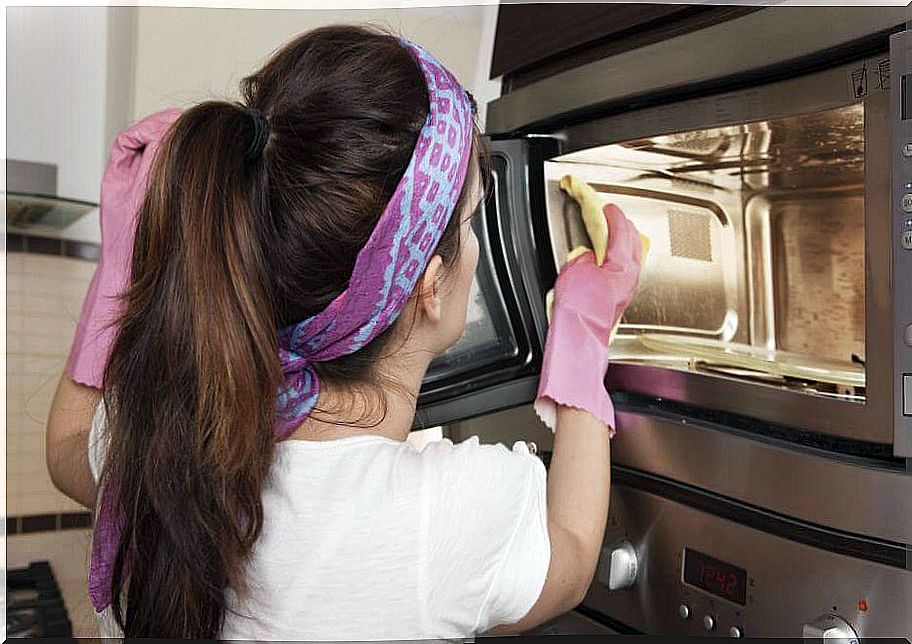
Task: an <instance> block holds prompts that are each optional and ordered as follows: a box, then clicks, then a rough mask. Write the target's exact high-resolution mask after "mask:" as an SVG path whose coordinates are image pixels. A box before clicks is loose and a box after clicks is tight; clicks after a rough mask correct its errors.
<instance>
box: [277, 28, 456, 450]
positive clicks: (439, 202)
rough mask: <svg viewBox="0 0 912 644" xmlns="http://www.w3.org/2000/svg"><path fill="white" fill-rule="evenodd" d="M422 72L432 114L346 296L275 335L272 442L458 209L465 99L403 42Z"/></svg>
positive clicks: (414, 274) (377, 318) (387, 310)
mask: <svg viewBox="0 0 912 644" xmlns="http://www.w3.org/2000/svg"><path fill="white" fill-rule="evenodd" d="M402 44H403V45H404V46H405V47H407V48H408V49H409V51H410V52H411V54H412V56H413V57H414V58H415V60H416V61H417V62H418V64H419V65H420V66H421V70H422V72H423V73H424V78H425V80H426V82H427V88H428V95H429V96H430V111H429V113H428V117H427V120H426V121H425V124H424V127H422V129H421V134H420V135H419V137H418V142H417V143H416V145H415V152H414V153H413V155H412V159H411V162H410V163H409V165H408V168H407V169H406V171H405V174H404V175H403V176H402V180H401V181H399V185H398V186H397V187H396V192H395V193H394V194H393V198H392V199H391V200H390V202H389V204H388V205H387V206H386V210H384V212H383V214H382V215H381V216H380V220H379V221H378V222H377V226H376V227H375V228H374V232H373V233H372V234H371V236H370V239H368V241H367V244H366V245H365V246H364V248H363V249H362V250H361V252H360V253H358V258H357V260H356V261H355V269H354V271H353V273H352V277H351V281H350V283H349V286H348V288H347V289H346V290H345V291H344V292H343V293H341V294H340V295H339V296H338V297H337V298H336V299H334V300H333V301H332V302H331V303H330V304H329V306H327V307H326V308H325V309H324V310H323V311H322V312H321V313H318V314H317V315H315V316H313V317H311V318H308V319H306V320H304V321H303V322H299V323H298V324H295V325H293V326H290V327H288V328H287V329H283V330H282V331H281V332H280V333H279V347H280V348H279V359H280V361H281V363H282V369H283V372H284V373H285V385H284V387H283V388H282V390H281V391H280V392H279V397H278V410H277V411H278V414H277V423H276V435H277V437H278V438H279V439H281V438H285V437H287V436H288V435H289V434H290V433H291V432H292V431H294V429H295V428H296V427H297V426H298V425H300V424H301V422H303V420H304V419H305V418H307V417H308V416H309V415H310V412H311V411H312V410H313V408H314V406H315V405H316V403H317V397H318V396H319V394H320V380H319V378H318V377H317V373H316V371H314V369H313V363H314V362H325V361H327V360H333V359H335V358H339V357H341V356H344V355H348V354H350V353H354V352H355V351H357V350H358V349H360V348H362V347H363V346H364V345H366V344H367V343H368V342H370V341H371V340H372V339H374V338H375V337H376V336H377V335H378V334H380V333H382V332H383V331H384V330H386V329H387V328H389V327H390V326H391V325H392V324H393V322H395V321H396V318H397V317H398V316H399V313H401V312H402V309H403V307H404V306H405V303H406V301H407V300H408V298H409V295H411V293H412V291H413V290H414V288H415V284H416V283H417V281H418V278H419V277H420V276H421V273H422V272H423V271H424V268H425V267H426V266H427V263H428V261H429V260H430V258H431V255H432V254H433V252H434V250H435V249H436V247H437V243H438V242H439V241H440V237H441V236H442V235H443V231H444V229H445V228H446V226H447V223H448V222H449V220H450V217H451V216H452V214H453V211H454V210H455V208H456V203H457V201H458V200H459V195H460V193H461V192H462V185H463V182H464V180H465V175H466V168H467V166H468V163H469V156H470V152H471V148H472V107H471V103H470V102H469V98H468V95H467V94H466V92H465V90H464V89H463V88H462V86H461V85H460V84H459V82H458V81H457V80H456V79H455V78H454V77H453V75H452V74H450V72H448V71H447V70H446V68H444V66H443V65H441V64H440V63H439V62H438V61H437V60H436V59H435V58H434V57H433V56H431V54H429V53H428V52H426V51H425V50H424V49H422V48H421V47H419V46H418V45H415V44H414V43H410V42H408V41H405V40H403V41H402Z"/></svg>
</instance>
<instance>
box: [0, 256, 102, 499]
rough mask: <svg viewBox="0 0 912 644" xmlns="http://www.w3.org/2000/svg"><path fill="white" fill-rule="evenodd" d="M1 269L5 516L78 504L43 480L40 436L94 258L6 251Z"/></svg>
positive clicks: (43, 431) (64, 362)
mask: <svg viewBox="0 0 912 644" xmlns="http://www.w3.org/2000/svg"><path fill="white" fill-rule="evenodd" d="M6 269H7V278H6V279H7V282H6V284H7V293H6V296H7V300H6V306H7V309H6V310H7V318H6V323H7V327H6V329H7V337H6V343H7V363H6V381H7V403H6V404H7V412H6V414H7V416H6V427H7V434H6V468H7V470H6V482H7V501H6V511H7V516H20V515H26V514H43V513H53V512H63V511H73V510H84V508H82V506H80V505H79V504H77V503H76V502H74V501H71V500H70V499H68V498H67V497H65V496H64V495H63V494H61V493H60V492H58V491H57V490H56V488H55V487H54V486H53V484H52V483H51V479H50V476H49V475H48V473H47V469H46V467H45V448H44V439H45V423H46V421H47V415H48V410H49V409H50V405H51V399H52V397H53V395H54V389H55V388H56V386H57V381H58V379H59V378H60V374H61V373H63V368H64V365H65V364H66V358H67V354H68V353H69V348H70V344H71V343H72V341H73V334H74V332H75V329H76V321H77V320H78V319H79V312H80V310H81V308H82V298H83V296H84V295H85V291H86V289H87V288H88V286H89V282H90V280H91V279H92V275H93V274H94V272H95V264H94V263H92V262H87V261H85V260H78V259H72V258H68V257H58V256H52V255H37V254H33V253H8V254H7V256H6Z"/></svg>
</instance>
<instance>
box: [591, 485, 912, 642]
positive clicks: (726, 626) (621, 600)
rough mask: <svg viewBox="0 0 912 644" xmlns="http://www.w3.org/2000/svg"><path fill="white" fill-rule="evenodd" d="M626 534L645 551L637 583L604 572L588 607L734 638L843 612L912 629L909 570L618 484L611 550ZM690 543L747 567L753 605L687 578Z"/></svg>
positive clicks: (889, 632)
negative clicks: (611, 582)
mask: <svg viewBox="0 0 912 644" xmlns="http://www.w3.org/2000/svg"><path fill="white" fill-rule="evenodd" d="M623 542H629V543H630V544H632V545H633V547H634V549H635V550H636V554H637V574H636V580H635V582H634V583H633V585H632V586H631V587H629V588H624V589H619V590H609V589H608V587H607V586H606V585H605V584H604V583H603V582H604V579H602V580H598V579H597V580H596V581H595V582H594V583H593V585H592V587H591V588H590V590H589V593H588V595H587V596H586V599H585V601H584V605H585V606H587V607H590V608H593V609H595V610H597V611H599V612H601V613H604V614H606V615H610V616H611V617H612V618H614V619H616V620H618V621H620V622H621V623H624V624H627V625H629V626H631V627H633V628H635V629H637V630H640V631H642V632H645V633H649V634H655V635H703V636H720V637H729V636H732V635H733V634H735V632H734V631H733V630H732V629H738V630H737V635H738V636H745V637H801V636H802V635H803V633H804V628H805V626H806V625H811V624H813V623H814V622H815V621H817V620H818V619H819V618H821V617H825V616H828V615H837V616H839V617H841V618H842V619H844V620H845V621H846V623H847V624H848V625H849V626H850V627H851V628H852V629H853V630H854V632H855V633H856V634H857V635H858V636H859V637H906V638H908V637H912V612H910V610H909V606H912V571H909V570H904V569H900V568H896V567H892V566H888V565H883V564H879V563H874V562H871V561H867V560H864V559H857V558H854V557H850V556H846V555H842V554H836V553H833V552H828V551H827V550H823V549H820V548H817V547H814V546H810V545H805V544H803V543H797V542H794V541H791V540H789V539H785V538H782V537H779V536H776V535H772V534H769V533H766V532H763V531H760V530H757V529H754V528H751V527H747V526H745V525H742V524H739V523H735V522H732V521H729V520H727V519H723V518H720V517H717V516H714V515H712V514H708V513H706V512H703V511H700V510H697V509H694V508H692V507H689V506H687V505H683V504H681V503H678V502H675V501H671V500H669V499H666V498H663V497H660V496H656V495H653V494H650V493H648V492H644V491H641V490H638V489H634V488H631V487H627V486H624V485H620V484H614V485H613V486H612V494H611V510H610V516H609V522H608V530H607V533H606V536H605V542H604V544H605V547H604V550H603V555H604V557H605V558H608V557H610V553H611V552H612V551H613V549H614V548H615V547H616V546H617V545H619V544H622V543H623ZM685 549H692V550H695V551H698V552H699V553H703V554H705V555H707V556H708V557H711V558H713V559H717V560H719V561H720V562H724V563H722V564H720V567H721V568H722V569H723V570H731V571H735V572H733V573H730V574H732V575H734V576H735V577H737V576H740V574H741V573H740V571H743V572H744V584H745V588H744V591H745V592H744V595H745V596H744V605H741V604H740V603H738V601H736V600H739V599H740V598H739V597H738V596H737V593H730V594H729V595H728V596H729V597H730V599H726V598H725V597H723V596H721V595H720V596H716V595H715V594H710V593H709V592H706V591H704V590H701V589H700V588H698V587H697V586H695V585H694V584H692V583H685V582H684V579H683V575H682V572H683V564H684V562H683V556H684V551H685ZM730 579H731V582H730V583H731V584H733V585H734V586H737V585H738V584H740V583H741V581H740V580H736V579H735V578H734V577H732V578H730ZM727 583H728V582H727ZM710 586H711V585H710ZM713 590H717V589H716V588H713Z"/></svg>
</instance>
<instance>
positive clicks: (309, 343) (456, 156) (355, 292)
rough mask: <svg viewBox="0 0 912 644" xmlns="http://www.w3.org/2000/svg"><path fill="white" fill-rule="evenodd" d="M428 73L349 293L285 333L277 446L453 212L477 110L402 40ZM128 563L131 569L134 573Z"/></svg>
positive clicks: (390, 303)
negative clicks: (323, 370)
mask: <svg viewBox="0 0 912 644" xmlns="http://www.w3.org/2000/svg"><path fill="white" fill-rule="evenodd" d="M400 42H401V43H402V45H403V46H404V47H406V48H407V49H408V50H409V52H410V53H411V54H412V57H413V58H415V60H416V62H417V63H418V64H419V66H420V67H421V71H422V73H423V74H424V78H425V81H426V82H427V89H428V95H429V97H430V110H429V113H428V117H427V120H426V121H425V123H424V126H423V127H422V128H421V133H420V134H419V136H418V142H417V143H416V144H415V151H414V153H413V154H412V159H411V162H410V163H409V165H408V168H407V169H406V171H405V174H404V175H403V177H402V180H401V181H400V182H399V185H398V186H397V187H396V192H395V193H394V194H393V198H392V199H391V200H390V202H389V204H388V205H387V206H386V209H385V210H384V211H383V214H382V215H381V216H380V220H379V221H378V222H377V225H376V227H375V228H374V231H373V233H371V236H370V238H369V239H368V241H367V244H366V245H365V246H364V248H363V249H361V252H359V253H358V257H357V259H356V261H355V268H354V271H353V272H352V277H351V281H350V282H349V286H348V288H347V289H346V290H345V291H344V292H342V293H341V294H340V295H339V296H338V297H337V298H336V299H334V300H333V301H332V302H331V303H330V304H329V306H327V307H326V309H324V310H323V311H322V312H321V313H318V314H317V315H315V316H313V317H311V318H308V319H306V320H304V321H302V322H299V323H298V324H295V325H293V326H290V327H288V328H286V329H282V330H280V332H279V360H280V362H281V364H282V371H283V373H284V374H285V384H284V386H283V387H282V389H281V390H280V391H279V396H278V409H277V421H276V438H277V439H278V440H281V439H283V438H287V437H288V435H289V434H291V433H292V432H293V431H294V429H295V428H296V427H297V426H298V425H300V424H301V423H302V422H303V421H304V420H305V419H306V418H307V417H308V416H309V415H310V412H311V411H312V410H313V408H314V406H315V405H316V403H317V398H318V396H319V394H320V380H319V378H318V377H317V373H316V371H314V369H313V363H315V362H322V361H327V360H333V359H335V358H338V357H341V356H344V355H348V354H350V353H354V352H355V351H357V350H358V349H360V348H362V347H363V346H365V345H366V344H367V343H368V342H370V341H371V340H372V339H374V338H375V337H376V336H377V335H378V334H380V333H382V332H383V331H384V330H386V329H388V328H389V327H390V326H391V325H392V324H393V323H394V322H395V321H396V318H397V317H398V316H399V314H400V313H401V312H402V309H403V307H404V306H405V303H406V302H407V301H408V298H409V296H410V295H411V293H412V291H413V290H414V288H415V284H416V283H417V282H418V278H419V277H420V276H421V274H422V272H423V271H424V268H425V267H426V266H427V263H428V261H429V260H430V258H431V255H432V254H433V252H434V250H435V249H436V247H437V244H438V242H439V241H440V237H441V236H442V235H443V231H444V229H445V228H446V226H447V224H448V223H449V221H450V217H451V216H452V215H453V211H454V210H455V209H456V204H457V202H458V201H459V195H460V193H461V192H462V185H463V182H464V181H465V175H466V168H467V167H468V163H469V156H470V153H471V149H472V127H473V123H472V108H471V103H470V101H469V98H468V95H467V94H466V92H465V90H464V89H463V88H462V86H461V85H460V84H459V82H458V81H457V80H456V79H455V78H454V77H453V75H452V74H450V72H449V71H447V70H446V68H444V66H443V65H441V64H440V62H438V61H437V60H436V59H435V58H434V57H433V56H431V54H429V53H428V52H426V51H425V50H424V49H422V48H421V47H419V46H418V45H415V44H414V43H411V42H409V41H407V40H401V41H400ZM115 502H116V494H115V488H114V487H113V486H112V485H111V484H110V483H109V484H108V485H107V486H106V487H105V489H104V490H103V491H102V497H101V500H100V502H99V507H98V512H97V515H96V517H95V531H94V536H93V540H92V560H91V565H90V571H89V596H90V598H91V600H92V605H93V606H94V608H95V610H96V611H102V610H104V608H106V607H107V606H108V605H109V604H110V603H111V574H112V572H113V566H114V559H115V557H116V555H117V549H118V544H119V542H120V536H121V534H122V532H121V523H120V521H118V520H117V518H116V516H115V514H114V512H115V510H114V508H115ZM129 560H130V556H129V555H128V557H127V560H126V564H125V566H124V568H125V569H126V568H127V567H128V565H129Z"/></svg>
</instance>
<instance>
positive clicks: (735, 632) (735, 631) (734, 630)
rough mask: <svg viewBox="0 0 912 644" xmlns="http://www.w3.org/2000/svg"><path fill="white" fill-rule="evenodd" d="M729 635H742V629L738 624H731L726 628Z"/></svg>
mask: <svg viewBox="0 0 912 644" xmlns="http://www.w3.org/2000/svg"><path fill="white" fill-rule="evenodd" d="M728 636H729V637H744V631H742V630H741V628H740V627H739V626H732V627H731V628H729V629H728Z"/></svg>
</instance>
